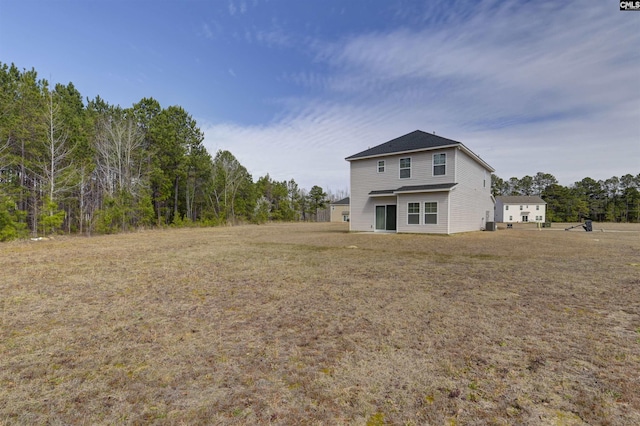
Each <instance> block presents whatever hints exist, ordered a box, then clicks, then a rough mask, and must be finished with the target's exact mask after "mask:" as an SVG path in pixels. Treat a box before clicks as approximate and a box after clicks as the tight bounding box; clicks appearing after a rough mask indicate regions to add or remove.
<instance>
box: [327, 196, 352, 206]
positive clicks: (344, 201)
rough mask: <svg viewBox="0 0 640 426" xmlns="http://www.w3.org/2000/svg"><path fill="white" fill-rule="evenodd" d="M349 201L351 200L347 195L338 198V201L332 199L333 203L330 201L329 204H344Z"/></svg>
mask: <svg viewBox="0 0 640 426" xmlns="http://www.w3.org/2000/svg"><path fill="white" fill-rule="evenodd" d="M350 201H351V200H349V197H347V198H343V199H342V200H339V201H334V202H333V203H331V204H336V205H343V204H346V205H348V204H349V202H350Z"/></svg>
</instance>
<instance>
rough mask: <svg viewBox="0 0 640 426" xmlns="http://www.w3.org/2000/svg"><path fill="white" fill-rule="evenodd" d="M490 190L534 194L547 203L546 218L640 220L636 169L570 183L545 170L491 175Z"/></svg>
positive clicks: (639, 189)
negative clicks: (531, 173)
mask: <svg viewBox="0 0 640 426" xmlns="http://www.w3.org/2000/svg"><path fill="white" fill-rule="evenodd" d="M491 190H492V193H493V195H494V196H498V195H537V196H540V197H541V198H542V199H543V200H544V201H545V202H546V203H547V220H549V221H552V222H577V221H580V220H582V219H583V218H590V219H592V220H595V221H598V222H634V223H638V222H640V173H639V174H637V175H635V176H634V175H631V174H626V175H624V176H622V177H616V176H613V177H611V178H609V179H606V180H598V181H596V180H595V179H592V178H590V177H586V178H584V179H582V180H581V181H579V182H575V183H574V184H573V185H570V186H568V187H567V186H562V185H559V184H558V180H557V179H556V178H555V177H554V176H553V175H551V174H549V173H543V172H538V173H537V174H536V175H535V176H524V177H523V178H520V179H518V178H517V177H512V178H510V179H508V180H503V179H501V178H500V177H498V176H496V175H492V176H491Z"/></svg>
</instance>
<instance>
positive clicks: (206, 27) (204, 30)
mask: <svg viewBox="0 0 640 426" xmlns="http://www.w3.org/2000/svg"><path fill="white" fill-rule="evenodd" d="M202 34H203V35H204V37H205V38H208V39H212V38H213V31H211V28H210V27H209V25H207V24H202Z"/></svg>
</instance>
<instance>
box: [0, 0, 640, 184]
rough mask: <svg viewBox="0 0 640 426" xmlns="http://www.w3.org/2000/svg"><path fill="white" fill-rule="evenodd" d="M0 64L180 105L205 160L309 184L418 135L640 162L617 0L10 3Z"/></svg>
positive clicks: (510, 156)
mask: <svg viewBox="0 0 640 426" xmlns="http://www.w3.org/2000/svg"><path fill="white" fill-rule="evenodd" d="M0 61H1V62H4V63H15V64H16V65H17V66H18V67H19V68H26V69H31V68H35V69H36V71H38V73H39V75H40V77H42V78H46V79H48V80H49V81H51V82H53V83H63V84H66V83H68V82H72V83H73V84H74V85H75V86H76V87H77V89H78V90H79V91H80V92H81V93H82V95H83V96H85V97H89V98H93V97H95V96H96V95H100V97H102V98H103V99H105V100H107V101H108V102H110V103H112V104H119V105H121V106H123V107H128V106H131V105H132V104H133V103H135V102H138V101H139V100H140V99H142V98H143V97H153V98H155V99H157V100H158V101H159V102H160V104H161V105H162V106H163V107H168V106H170V105H180V106H182V107H183V108H184V109H185V110H186V111H187V112H189V113H190V114H191V115H192V116H193V117H194V118H195V119H196V120H197V122H198V124H199V126H200V128H201V129H202V130H203V132H204V133H205V145H206V146H207V148H208V150H209V152H210V153H211V155H215V152H216V151H217V150H219V149H227V150H229V151H231V152H232V153H233V154H234V155H235V156H236V157H237V158H238V159H239V160H240V162H241V163H242V164H243V165H244V166H245V167H247V169H248V170H249V172H250V173H251V174H252V175H253V177H254V179H257V178H258V177H260V176H263V175H264V174H266V173H269V174H270V175H271V177H272V178H274V179H277V180H284V179H287V180H288V179H291V178H293V179H295V180H296V181H297V182H298V183H299V184H300V185H301V186H302V187H306V188H307V189H309V188H310V187H311V186H313V185H320V186H322V187H323V188H324V189H325V190H326V189H330V190H332V191H342V190H345V189H348V186H349V165H348V163H347V162H346V161H344V158H345V157H347V156H349V155H352V154H355V153H357V152H359V151H362V150H364V149H366V148H368V147H371V146H374V145H378V144H380V143H383V142H386V141H388V140H390V139H393V138H395V137H398V136H401V135H403V134H406V133H409V132H411V131H413V130H416V129H420V130H424V131H428V132H433V131H435V132H436V133H437V134H438V135H441V136H444V137H447V138H450V139H454V140H458V141H460V142H463V143H464V144H465V145H466V146H467V147H469V148H470V149H471V150H472V151H474V152H475V153H476V154H478V155H480V156H481V157H482V158H483V159H484V160H486V161H487V162H488V163H489V164H491V165H492V166H493V167H494V168H495V169H496V174H497V175H498V176H500V177H502V178H504V179H508V178H510V177H512V176H516V177H523V176H525V175H534V174H535V173H537V172H539V171H542V172H546V173H551V174H553V175H554V176H556V178H558V180H559V181H560V183H561V184H563V185H570V184H572V183H573V182H575V181H577V180H580V179H582V178H584V177H587V176H589V177H592V178H594V179H596V180H598V179H607V178H609V177H611V176H621V175H623V174H626V173H632V174H634V175H637V174H639V173H640V12H623V11H620V10H619V2H618V1H614V0H578V1H573V0H566V1H556V0H553V1H544V0H538V1H525V0H521V1H495V0H473V1H436V0H432V1H429V0H426V1H409V0H341V1H334V0H323V1H320V0H317V1H316V0H231V1H216V0H212V1H205V0H155V1H146V0H129V1H120V0H110V1H106V0H41V1H33V0H0Z"/></svg>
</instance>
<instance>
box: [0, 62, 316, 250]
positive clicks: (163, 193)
mask: <svg viewBox="0 0 640 426" xmlns="http://www.w3.org/2000/svg"><path fill="white" fill-rule="evenodd" d="M203 140H204V135H203V133H202V131H201V130H200V129H199V128H198V125H197V123H196V121H195V120H194V119H193V117H192V116H191V115H190V114H188V113H187V111H185V110H184V109H183V108H182V107H180V106H169V107H167V108H163V107H162V106H161V105H160V104H159V102H158V101H156V100H155V99H153V98H143V99H141V100H140V101H139V102H138V103H135V104H134V105H133V106H131V107H130V108H122V107H120V106H119V105H112V104H109V103H108V102H107V101H105V100H104V99H102V98H101V97H100V96H96V97H95V98H94V99H86V101H85V100H84V99H83V97H82V95H81V94H80V92H79V91H78V90H77V89H76V88H75V87H74V85H73V84H72V83H69V84H67V85H63V84H56V85H55V86H54V87H51V86H50V84H49V82H48V81H47V80H45V79H40V78H38V75H37V72H36V71H35V70H34V69H31V70H24V69H23V70H20V69H18V68H17V67H16V66H15V65H14V64H11V65H8V64H3V63H0V241H3V240H8V239H12V238H21V237H25V236H28V235H33V236H36V235H48V234H53V233H60V232H65V233H80V234H91V233H115V232H122V231H129V230H132V229H137V228H140V227H155V226H166V225H175V226H184V225H190V224H198V225H218V224H227V223H237V222H249V221H250V222H256V223H262V222H265V221H267V220H282V221H295V220H310V219H312V218H314V216H315V214H316V213H317V211H318V209H321V208H324V207H325V204H326V203H327V201H328V195H327V193H325V192H324V190H323V189H322V188H321V187H319V186H314V187H313V188H311V190H309V191H307V190H305V189H303V188H300V187H299V186H298V184H297V183H296V182H295V181H294V179H290V180H287V181H276V180H273V179H272V178H271V177H270V176H269V175H268V174H267V175H266V176H263V177H260V178H259V179H258V180H257V181H256V182H254V181H253V178H252V176H251V174H250V173H249V172H248V171H247V169H246V168H245V167H244V166H243V165H242V164H241V163H240V162H239V161H238V159H237V158H235V157H234V156H233V154H231V152H229V151H226V150H220V151H218V152H217V153H216V154H215V156H213V157H212V156H211V155H210V154H209V153H208V152H207V150H206V149H205V147H204V145H203Z"/></svg>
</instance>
